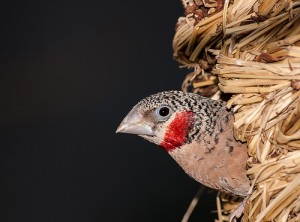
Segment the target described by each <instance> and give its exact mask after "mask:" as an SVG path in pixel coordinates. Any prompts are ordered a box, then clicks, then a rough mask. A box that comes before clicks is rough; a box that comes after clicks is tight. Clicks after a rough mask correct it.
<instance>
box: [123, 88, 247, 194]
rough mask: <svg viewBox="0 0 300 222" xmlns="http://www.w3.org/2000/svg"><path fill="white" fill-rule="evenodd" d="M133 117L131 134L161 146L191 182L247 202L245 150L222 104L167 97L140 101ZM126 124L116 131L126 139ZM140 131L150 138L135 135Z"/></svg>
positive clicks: (188, 96) (168, 94) (189, 97)
mask: <svg viewBox="0 0 300 222" xmlns="http://www.w3.org/2000/svg"><path fill="white" fill-rule="evenodd" d="M161 107H167V108H168V109H169V112H170V114H168V116H166V117H162V116H159V115H160V114H158V111H159V110H160V109H161ZM133 111H134V113H135V115H138V116H139V118H138V119H139V120H138V123H136V126H138V127H139V130H138V131H137V133H135V134H138V135H140V136H142V137H143V138H145V139H147V140H149V141H150V142H153V143H156V144H158V145H161V146H163V147H164V148H165V149H166V150H167V151H168V153H169V154H170V155H171V156H172V157H173V158H174V159H175V160H176V162H177V163H178V164H179V165H180V166H181V167H182V168H183V169H184V171H185V172H186V173H187V174H188V175H190V176H191V177H192V178H194V179H195V180H197V181H198V182H200V183H202V184H204V185H206V186H208V187H211V188H214V189H218V190H221V191H224V192H227V193H230V194H234V195H238V196H247V192H248V190H249V186H250V183H249V179H248V178H247V176H246V161H247V158H248V156H247V147H246V145H245V144H243V143H241V142H239V141H236V140H235V139H234V137H233V131H232V128H233V114H232V112H231V110H227V109H226V103H225V102H223V101H215V100H211V99H209V98H205V97H202V96H200V95H197V94H193V93H184V92H181V91H166V92H161V93H157V94H154V95H151V96H149V97H146V98H145V99H143V100H141V101H140V102H139V103H138V104H137V105H136V106H135V107H134V108H133V110H132V111H131V113H132V112H133ZM130 115H132V114H130ZM126 118H127V119H126ZM126 118H125V120H126V121H125V120H124V121H125V122H124V121H123V122H122V123H121V125H120V126H122V130H123V131H122V132H125V133H126V126H125V125H126V124H127V125H128V121H129V120H128V117H126ZM129 119H130V118H129ZM135 121H136V120H135ZM184 121H185V122H184ZM130 124H131V125H132V124H135V123H130ZM124 126H125V127H124ZM143 126H145V127H147V130H148V131H147V132H153V133H140V134H139V132H143ZM184 126H186V127H184ZM119 128H120V127H119ZM178 135H179V136H180V135H183V137H182V138H181V136H180V137H179V136H178ZM173 137H175V138H174V139H173ZM176 137H178V138H176Z"/></svg>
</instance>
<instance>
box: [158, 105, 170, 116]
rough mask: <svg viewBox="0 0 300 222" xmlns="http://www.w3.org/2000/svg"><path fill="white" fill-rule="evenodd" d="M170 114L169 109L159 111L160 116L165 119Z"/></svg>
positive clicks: (164, 108)
mask: <svg viewBox="0 0 300 222" xmlns="http://www.w3.org/2000/svg"><path fill="white" fill-rule="evenodd" d="M169 112H170V110H169V108H168V107H165V106H164V107H161V108H160V109H159V112H158V113H159V115H160V116H163V117H165V116H167V115H169Z"/></svg>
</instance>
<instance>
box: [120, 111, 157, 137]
mask: <svg viewBox="0 0 300 222" xmlns="http://www.w3.org/2000/svg"><path fill="white" fill-rule="evenodd" d="M116 133H131V134H137V135H147V136H153V130H152V128H151V127H150V126H149V125H147V124H145V122H144V118H143V115H142V114H141V113H140V112H139V111H138V109H137V107H136V106H135V107H133V108H132V110H131V111H130V112H129V113H128V114H127V116H126V117H125V118H124V120H123V121H122V122H121V124H120V126H119V127H118V129H117V131H116Z"/></svg>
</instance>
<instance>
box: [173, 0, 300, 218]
mask: <svg viewBox="0 0 300 222" xmlns="http://www.w3.org/2000/svg"><path fill="white" fill-rule="evenodd" d="M183 5H184V7H185V12H186V15H185V17H181V18H179V20H178V24H177V28H176V34H175V36H174V40H173V48H174V58H175V59H176V60H177V61H178V62H179V63H180V64H181V65H182V66H183V67H188V68H192V69H193V71H192V72H191V73H190V74H189V75H187V77H186V79H185V80H184V82H183V85H182V89H183V90H184V91H187V90H192V91H194V92H196V93H200V94H202V95H205V96H214V97H216V96H217V97H218V95H220V92H222V93H226V94H232V97H231V99H230V100H229V101H228V102H227V106H228V108H233V110H234V111H235V122H234V130H235V138H236V139H238V140H241V141H245V142H247V144H248V154H249V156H250V158H249V160H248V167H249V170H248V175H249V178H250V179H251V183H252V187H251V190H250V191H249V192H250V193H251V195H250V197H249V200H248V202H247V205H246V209H245V214H244V218H243V219H244V221H255V222H259V221H280V222H281V221H300V1H295V0H276V1H275V0H273V1H271V0H269V1H267V0H265V1H257V0H235V1H229V0H226V1H222V0H210V1H208V0H201V1H200V0H183ZM219 202H220V203H221V202H222V201H220V200H219ZM226 204H227V203H226ZM227 206H228V204H227ZM221 211H222V212H221V214H222V216H220V213H219V219H218V221H226V220H227V219H228V218H227V217H225V216H224V215H223V212H224V211H226V209H224V207H223V208H222V210H221Z"/></svg>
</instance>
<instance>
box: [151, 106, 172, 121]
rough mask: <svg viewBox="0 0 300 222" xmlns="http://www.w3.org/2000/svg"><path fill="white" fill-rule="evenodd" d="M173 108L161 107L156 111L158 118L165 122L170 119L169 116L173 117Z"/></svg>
mask: <svg viewBox="0 0 300 222" xmlns="http://www.w3.org/2000/svg"><path fill="white" fill-rule="evenodd" d="M171 112H172V110H171V108H170V107H168V106H161V107H158V108H157V109H156V111H155V113H156V116H157V118H158V120H159V121H165V120H167V119H168V118H169V116H170V115H171Z"/></svg>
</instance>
